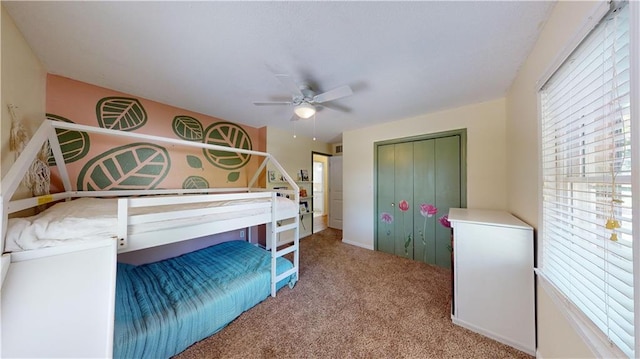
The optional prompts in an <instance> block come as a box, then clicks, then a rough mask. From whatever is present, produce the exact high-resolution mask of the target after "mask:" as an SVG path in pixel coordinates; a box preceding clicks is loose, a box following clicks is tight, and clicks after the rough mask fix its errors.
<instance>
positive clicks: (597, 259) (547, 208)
mask: <svg viewBox="0 0 640 359" xmlns="http://www.w3.org/2000/svg"><path fill="white" fill-rule="evenodd" d="M628 8H629V6H624V4H623V7H622V8H618V9H615V11H612V12H610V13H609V14H607V16H605V18H604V19H603V20H602V21H601V23H600V24H598V26H596V28H595V29H594V30H593V31H592V32H591V33H590V34H589V35H588V36H587V37H586V38H585V40H584V41H583V42H582V43H581V44H580V45H579V46H578V48H576V50H575V51H574V52H573V53H572V54H571V56H569V58H568V59H567V60H566V61H565V63H564V64H563V65H562V66H560V68H559V69H558V70H557V71H556V72H555V73H554V74H553V76H552V77H551V78H550V79H549V81H548V82H547V83H546V84H545V85H544V87H543V88H542V90H541V93H540V98H541V105H542V106H541V120H542V124H541V125H542V129H541V136H542V137H541V150H542V154H541V161H542V176H543V179H542V182H543V188H542V191H543V200H542V226H541V238H542V262H541V264H542V272H543V273H544V274H545V276H546V277H547V278H548V279H549V280H550V281H551V282H552V283H553V284H554V285H555V286H556V288H557V289H559V290H560V291H561V292H562V293H563V294H564V295H565V296H566V297H567V298H568V299H569V300H570V301H571V302H573V303H574V304H575V305H576V306H577V307H578V308H579V309H580V310H581V311H582V312H584V314H585V315H586V316H587V317H588V318H589V319H591V321H593V323H594V324H595V325H596V326H597V327H598V328H600V329H601V330H602V331H603V333H604V334H605V335H606V336H607V337H608V338H609V340H610V341H611V342H612V343H613V344H615V345H616V346H617V347H618V348H620V349H621V350H622V351H623V352H624V353H625V354H626V355H628V356H629V357H634V356H635V353H634V347H635V342H634V325H633V323H634V314H633V311H634V299H633V254H632V245H633V243H632V235H631V231H632V228H631V222H632V214H631V182H632V177H631V156H632V152H631V145H632V144H631V133H630V125H631V116H630V95H629V89H630V84H629V80H630V76H629V11H628ZM636 151H637V150H636ZM634 180H635V181H638V179H634Z"/></svg>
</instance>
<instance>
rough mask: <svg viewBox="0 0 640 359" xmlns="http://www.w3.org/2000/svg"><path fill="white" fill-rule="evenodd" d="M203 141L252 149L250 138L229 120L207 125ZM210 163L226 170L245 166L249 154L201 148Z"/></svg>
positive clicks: (249, 156)
mask: <svg viewBox="0 0 640 359" xmlns="http://www.w3.org/2000/svg"><path fill="white" fill-rule="evenodd" d="M204 143H207V144H211V145H218V146H226V147H235V148H242V149H245V150H251V149H253V147H252V145H251V138H250V137H249V135H248V134H247V132H246V131H245V130H244V129H242V127H240V126H238V125H236V124H234V123H230V122H217V123H214V124H212V125H211V126H209V127H207V130H206V131H205V134H204ZM203 152H204V155H205V157H206V158H207V160H208V161H209V162H211V164H213V165H214V166H216V167H219V168H223V169H226V170H234V169H238V168H241V167H243V166H245V165H246V164H247V163H248V162H249V160H250V159H251V155H247V154H241V153H234V152H228V151H218V150H207V149H205V150H203Z"/></svg>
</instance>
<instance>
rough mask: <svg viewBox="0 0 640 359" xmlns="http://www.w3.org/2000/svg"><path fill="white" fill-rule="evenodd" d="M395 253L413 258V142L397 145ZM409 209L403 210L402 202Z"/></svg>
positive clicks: (395, 158) (395, 160)
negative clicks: (405, 203) (406, 204)
mask: <svg viewBox="0 0 640 359" xmlns="http://www.w3.org/2000/svg"><path fill="white" fill-rule="evenodd" d="M394 162H395V171H394V172H395V188H394V192H395V209H396V210H395V221H394V222H395V224H396V225H395V234H396V240H395V254H397V255H399V256H403V257H406V258H411V259H413V215H412V212H413V211H414V210H415V207H414V202H413V143H412V142H407V143H399V144H396V145H395V153H394ZM402 201H406V202H407V203H408V205H409V209H408V210H406V211H403V210H402V209H401V207H402V206H401V202H402Z"/></svg>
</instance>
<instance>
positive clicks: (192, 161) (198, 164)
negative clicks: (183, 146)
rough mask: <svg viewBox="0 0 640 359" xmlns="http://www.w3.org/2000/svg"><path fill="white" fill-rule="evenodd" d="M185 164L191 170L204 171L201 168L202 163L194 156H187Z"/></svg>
mask: <svg viewBox="0 0 640 359" xmlns="http://www.w3.org/2000/svg"><path fill="white" fill-rule="evenodd" d="M187 163H188V164H189V166H190V167H191V168H199V169H204V168H202V161H201V160H200V159H199V158H198V157H196V156H192V155H187Z"/></svg>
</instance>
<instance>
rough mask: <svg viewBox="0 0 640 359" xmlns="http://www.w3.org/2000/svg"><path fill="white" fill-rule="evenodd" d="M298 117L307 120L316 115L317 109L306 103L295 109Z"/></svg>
mask: <svg viewBox="0 0 640 359" xmlns="http://www.w3.org/2000/svg"><path fill="white" fill-rule="evenodd" d="M293 112H295V114H296V116H298V117H300V118H304V119H307V118H309V117H311V116H313V115H314V114H315V113H316V108H315V107H314V106H312V105H311V104H308V103H306V102H304V103H301V104H299V105H298V106H296V107H295V108H294V109H293Z"/></svg>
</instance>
